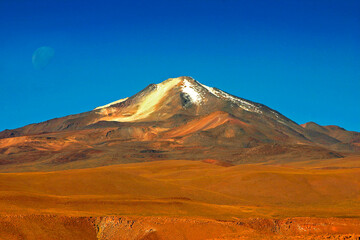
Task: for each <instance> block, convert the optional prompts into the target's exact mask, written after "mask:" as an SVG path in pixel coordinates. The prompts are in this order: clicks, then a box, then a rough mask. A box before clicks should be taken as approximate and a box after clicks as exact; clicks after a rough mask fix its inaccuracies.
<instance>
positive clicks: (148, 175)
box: [0, 156, 360, 239]
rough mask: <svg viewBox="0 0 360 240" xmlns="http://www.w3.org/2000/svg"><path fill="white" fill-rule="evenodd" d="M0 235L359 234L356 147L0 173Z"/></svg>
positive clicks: (221, 236) (199, 236) (263, 236)
mask: <svg viewBox="0 0 360 240" xmlns="http://www.w3.org/2000/svg"><path fill="white" fill-rule="evenodd" d="M0 212H1V215H0V239H359V237H360V157H359V156H348V157H345V158H336V159H323V160H311V161H297V162H293V163H288V164H287V165H280V164H275V163H271V162H267V163H261V164H260V163H259V164H244V165H237V166H228V165H226V164H222V163H221V162H219V161H215V160H211V159H209V160H205V161H182V160H168V161H154V162H144V163H132V164H120V165H112V166H105V167H97V168H89V169H72V170H63V171H54V172H22V173H0Z"/></svg>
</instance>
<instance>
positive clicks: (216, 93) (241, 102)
mask: <svg viewBox="0 0 360 240" xmlns="http://www.w3.org/2000/svg"><path fill="white" fill-rule="evenodd" d="M200 84H201V83H200ZM201 86H203V87H204V88H206V89H207V90H208V91H209V92H210V93H211V94H213V95H214V96H216V97H218V98H223V99H226V100H228V101H231V102H232V103H235V104H236V105H237V106H239V107H241V108H242V109H244V110H246V111H249V112H256V113H262V111H261V110H260V109H259V107H257V106H255V105H254V104H252V103H250V102H248V101H245V100H242V99H241V98H237V97H233V96H231V95H230V94H228V93H226V92H224V91H221V90H218V89H215V88H212V87H208V86H206V85H204V84H201Z"/></svg>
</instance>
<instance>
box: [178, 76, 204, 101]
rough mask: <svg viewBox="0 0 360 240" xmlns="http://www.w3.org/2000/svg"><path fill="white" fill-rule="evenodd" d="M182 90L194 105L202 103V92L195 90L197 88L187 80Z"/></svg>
mask: <svg viewBox="0 0 360 240" xmlns="http://www.w3.org/2000/svg"><path fill="white" fill-rule="evenodd" d="M181 90H182V92H183V93H186V94H188V95H189V96H190V98H191V101H192V102H193V103H201V101H202V99H203V97H202V96H201V94H200V92H199V91H198V90H197V89H195V86H194V85H193V84H191V82H190V81H188V80H186V79H185V80H184V82H183V85H182V89H181Z"/></svg>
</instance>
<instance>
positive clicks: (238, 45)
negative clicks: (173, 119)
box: [0, 0, 360, 131]
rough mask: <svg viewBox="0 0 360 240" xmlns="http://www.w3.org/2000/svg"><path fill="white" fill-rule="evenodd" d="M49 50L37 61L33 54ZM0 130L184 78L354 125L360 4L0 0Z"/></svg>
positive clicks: (291, 113)
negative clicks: (45, 60) (46, 58)
mask: <svg viewBox="0 0 360 240" xmlns="http://www.w3.org/2000/svg"><path fill="white" fill-rule="evenodd" d="M42 46H49V47H51V48H53V49H54V51H55V54H54V58H53V59H52V61H51V62H50V63H49V64H48V65H47V66H46V67H45V68H44V69H36V68H34V66H33V64H32V55H33V53H34V52H35V50H36V49H37V48H39V47H42ZM0 56H1V57H0V84H1V87H0V102H1V104H0V112H1V118H0V130H3V129H11V128H17V127H21V126H24V125H26V124H30V123H35V122H41V121H45V120H48V119H51V118H55V117H61V116H65V115H69V114H74V113H80V112H84V111H89V110H91V109H93V108H95V107H97V106H99V105H103V104H106V103H109V102H111V101H115V100H117V99H120V98H124V97H127V96H131V95H133V94H135V93H137V92H138V91H140V90H141V89H143V88H145V87H146V86H147V85H148V84H150V83H159V82H161V81H163V80H165V79H167V78H170V77H178V76H192V77H194V78H195V79H196V80H198V81H200V82H201V83H203V84H206V85H209V86H214V87H217V88H220V89H222V90H224V91H227V92H229V93H232V94H234V95H237V96H240V97H243V98H246V99H249V100H252V101H255V102H260V103H263V104H265V105H267V106H269V107H271V108H273V109H275V110H277V111H279V112H281V113H282V114H284V115H285V116H287V117H289V118H291V119H293V120H294V121H296V122H297V123H299V124H300V123H304V122H308V121H314V122H317V123H319V124H322V125H339V126H342V127H344V128H346V129H348V130H356V131H360V120H359V119H360V107H359V106H360V96H359V92H360V1H357V0H354V1H352V0H346V1H344V0H337V1H335V0H317V1H314V0H272V1H268V0H254V1H250V0H248V1H240V0H238V1H237V0H198V1H197V0H192V1H188V0H182V1H171V0H167V1H159V0H152V1H134V0H131V1H120V0H119V1H115V0H114V1H106V0H104V1H94V0H88V1H83V0H71V1H70V0H61V1H60V0H51V1H48V0H41V1H40V0H32V1H29V0H0Z"/></svg>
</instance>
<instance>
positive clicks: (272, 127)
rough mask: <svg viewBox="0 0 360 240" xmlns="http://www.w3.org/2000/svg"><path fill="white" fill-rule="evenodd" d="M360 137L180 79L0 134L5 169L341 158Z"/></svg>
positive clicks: (0, 156)
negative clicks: (297, 120) (300, 121)
mask: <svg viewBox="0 0 360 240" xmlns="http://www.w3.org/2000/svg"><path fill="white" fill-rule="evenodd" d="M359 143H360V137H359V133H356V132H349V131H346V130H344V129H341V128H339V127H335V126H325V127H323V126H319V125H317V124H315V123H307V124H304V125H302V126H300V125H298V124H297V123H295V122H294V121H292V120H290V119H288V118H287V117H285V116H283V115H282V114H280V113H279V112H277V111H275V110H273V109H271V108H269V107H267V106H265V105H263V104H259V103H255V102H252V101H249V100H246V99H243V98H239V97H236V96H233V95H231V94H228V93H226V92H224V91H221V90H219V89H216V88H212V87H208V86H205V85H203V84H201V83H199V82H197V81H196V80H194V79H192V78H190V77H179V78H170V79H168V80H166V81H164V82H162V83H159V84H150V85H149V86H147V87H146V88H145V89H143V90H142V91H140V92H139V93H137V94H135V95H134V96H131V97H128V98H125V99H120V100H118V101H115V102H113V103H109V104H107V105H104V106H100V107H97V108H95V109H94V110H92V111H89V112H84V113H80V114H75V115H69V116H65V117H62V118H56V119H52V120H48V121H45V122H42V123H37V124H30V125H27V126H24V127H22V128H18V129H14V130H5V131H3V132H1V133H0V170H1V169H2V171H14V169H16V171H22V170H21V169H26V170H38V169H55V170H56V169H68V168H84V167H94V166H102V165H111V164H117V163H128V162H143V161H153V160H163V159H189V160H206V159H215V160H218V161H225V162H227V163H229V164H240V163H246V162H266V161H274V160H276V161H282V162H289V161H297V160H300V159H301V160H303V159H304V158H308V159H319V158H332V157H343V156H344V155H346V154H349V153H352V152H357V151H359ZM11 169H12V170H11Z"/></svg>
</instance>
